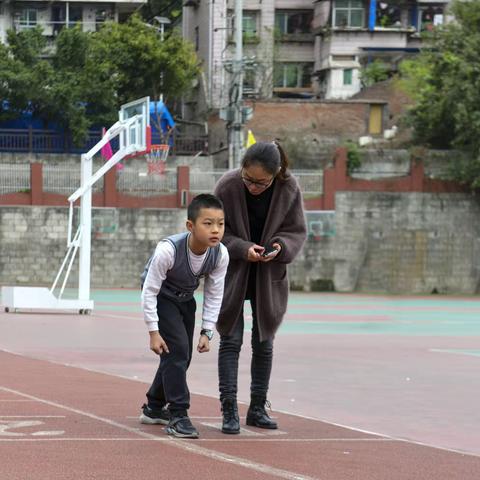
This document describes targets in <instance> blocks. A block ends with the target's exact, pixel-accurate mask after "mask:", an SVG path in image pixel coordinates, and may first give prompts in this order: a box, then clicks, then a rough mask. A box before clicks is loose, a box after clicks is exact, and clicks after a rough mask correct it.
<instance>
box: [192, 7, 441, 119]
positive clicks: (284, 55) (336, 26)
mask: <svg viewBox="0 0 480 480" xmlns="http://www.w3.org/2000/svg"><path fill="white" fill-rule="evenodd" d="M448 4H449V1H448V0H434V1H432V0H423V1H417V0H399V1H377V0H313V1H312V0H243V55H244V58H245V65H244V78H243V96H244V98H248V97H253V98H264V99H266V98H271V97H275V96H277V97H283V98H313V97H315V98H321V99H322V98H323V99H345V98H349V97H351V96H353V95H355V94H356V93H358V92H359V91H360V90H361V87H362V83H361V71H362V69H363V68H364V67H365V66H366V65H368V64H369V63H371V62H372V61H374V60H380V61H381V62H383V63H385V65H386V66H387V67H388V69H391V70H395V69H396V67H397V66H398V63H399V62H400V60H401V59H403V58H405V56H408V55H414V54H416V53H418V52H419V50H420V47H421V33H422V31H424V30H428V29H430V28H432V27H433V26H434V25H440V24H442V23H444V22H445V21H447V20H448V15H447V7H448ZM234 8H235V0H185V2H184V12H183V33H184V37H185V38H186V39H188V40H190V41H191V42H192V43H193V44H194V45H195V49H196V51H197V55H198V56H199V58H200V60H201V62H202V66H203V76H202V81H201V82H199V85H198V87H197V88H198V91H197V93H196V95H194V96H193V98H192V105H191V107H192V109H195V110H196V111H197V112H198V111H201V112H202V111H204V109H207V110H209V109H212V108H213V109H216V108H222V107H225V106H226V105H228V104H229V103H231V102H232V96H234V95H235V92H232V88H231V87H232V85H233V84H234V82H233V81H232V78H231V75H230V72H231V60H232V59H233V56H234V51H235V43H234V40H233V38H234V37H233V35H234V28H233V25H234Z"/></svg>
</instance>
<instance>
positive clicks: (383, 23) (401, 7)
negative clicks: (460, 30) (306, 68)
mask: <svg viewBox="0 0 480 480" xmlns="http://www.w3.org/2000/svg"><path fill="white" fill-rule="evenodd" d="M448 4H449V1H448V0H443V1H438V0H433V1H432V0H423V1H416V0H415V1H414V0H400V1H395V2H394V1H378V0H317V1H316V2H315V14H314V20H313V25H312V29H313V31H314V32H315V34H316V40H315V69H314V70H315V71H314V75H315V77H316V82H315V84H316V85H317V91H316V94H317V96H318V97H320V98H327V99H328V98H349V97H351V96H352V95H354V94H356V93H357V92H359V91H360V89H361V87H362V82H361V71H362V69H363V68H364V67H366V66H367V65H369V64H371V63H372V62H373V61H375V60H377V61H380V62H381V63H383V64H384V65H385V67H386V69H388V70H390V71H395V70H396V68H397V67H398V64H399V62H400V61H401V60H402V59H404V58H405V57H406V56H409V55H415V54H417V53H418V52H419V51H420V48H421V34H422V32H424V31H426V30H430V29H432V28H433V27H434V26H437V25H441V24H443V23H445V22H447V21H449V16H448V10H447V7H448Z"/></svg>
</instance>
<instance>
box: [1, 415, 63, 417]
mask: <svg viewBox="0 0 480 480" xmlns="http://www.w3.org/2000/svg"><path fill="white" fill-rule="evenodd" d="M0 418H67V417H66V416H65V415H0Z"/></svg>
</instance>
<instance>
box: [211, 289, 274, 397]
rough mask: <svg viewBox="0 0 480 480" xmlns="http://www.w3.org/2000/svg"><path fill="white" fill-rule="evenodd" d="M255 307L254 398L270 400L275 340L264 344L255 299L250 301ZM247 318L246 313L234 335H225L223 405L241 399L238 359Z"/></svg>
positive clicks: (221, 352) (221, 377) (220, 367)
mask: <svg viewBox="0 0 480 480" xmlns="http://www.w3.org/2000/svg"><path fill="white" fill-rule="evenodd" d="M250 303H251V305H252V317H253V322H252V361H251V366H250V372H251V384H250V394H251V396H255V397H259V398H266V397H267V392H268V385H269V382H270V373H271V371H272V358H273V340H272V339H270V340H265V341H263V342H260V339H259V333H258V323H257V315H256V311H255V299H254V298H252V299H251V300H250ZM243 330H244V318H243V311H242V314H241V316H240V318H239V319H238V321H237V324H236V325H235V328H234V330H233V332H232V334H231V335H221V337H220V348H219V353H218V376H219V389H220V401H223V400H224V399H225V398H231V399H236V398H237V390H238V388H237V385H238V359H239V357H240V350H241V348H242V343H243Z"/></svg>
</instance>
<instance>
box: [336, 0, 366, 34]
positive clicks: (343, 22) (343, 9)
mask: <svg viewBox="0 0 480 480" xmlns="http://www.w3.org/2000/svg"><path fill="white" fill-rule="evenodd" d="M333 26H334V27H340V28H342V27H343V28H363V27H364V26H365V7H364V6H363V1H362V0H335V8H334V10H333Z"/></svg>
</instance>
